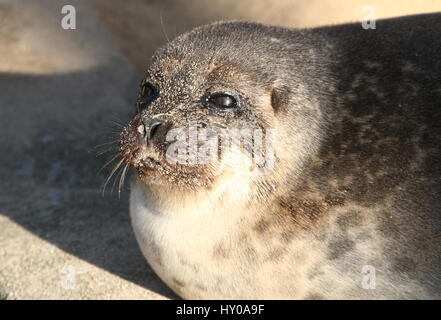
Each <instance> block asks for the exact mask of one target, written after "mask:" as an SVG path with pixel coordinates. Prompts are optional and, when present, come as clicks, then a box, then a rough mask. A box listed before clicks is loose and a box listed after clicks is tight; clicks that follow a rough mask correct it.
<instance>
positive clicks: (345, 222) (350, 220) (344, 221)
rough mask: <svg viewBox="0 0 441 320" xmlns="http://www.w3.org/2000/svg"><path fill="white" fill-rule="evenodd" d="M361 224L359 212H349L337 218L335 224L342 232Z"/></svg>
mask: <svg viewBox="0 0 441 320" xmlns="http://www.w3.org/2000/svg"><path fill="white" fill-rule="evenodd" d="M360 223H361V216H360V212H358V211H355V210H349V211H347V212H345V213H343V214H342V215H340V216H339V217H338V218H337V224H338V225H339V227H340V229H341V230H342V231H346V230H347V229H348V228H350V227H356V226H358V225H359V224H360Z"/></svg>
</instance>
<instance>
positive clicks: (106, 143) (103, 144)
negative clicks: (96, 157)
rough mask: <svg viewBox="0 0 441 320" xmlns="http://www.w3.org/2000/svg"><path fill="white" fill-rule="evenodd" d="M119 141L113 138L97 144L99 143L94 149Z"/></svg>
mask: <svg viewBox="0 0 441 320" xmlns="http://www.w3.org/2000/svg"><path fill="white" fill-rule="evenodd" d="M117 142H118V140H112V141H109V142H104V143H100V144H97V145H96V146H94V147H93V148H94V149H97V148H100V147H103V146H107V145H111V144H115V143H117Z"/></svg>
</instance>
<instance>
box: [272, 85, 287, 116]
mask: <svg viewBox="0 0 441 320" xmlns="http://www.w3.org/2000/svg"><path fill="white" fill-rule="evenodd" d="M287 102H288V90H287V89H286V88H284V87H273V88H272V90H271V106H272V107H273V110H274V112H275V113H277V112H279V111H281V110H283V108H285V107H286V105H287Z"/></svg>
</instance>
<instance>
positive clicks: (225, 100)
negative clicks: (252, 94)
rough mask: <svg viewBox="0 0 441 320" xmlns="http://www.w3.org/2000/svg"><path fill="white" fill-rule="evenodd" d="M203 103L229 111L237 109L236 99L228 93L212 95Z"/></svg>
mask: <svg viewBox="0 0 441 320" xmlns="http://www.w3.org/2000/svg"><path fill="white" fill-rule="evenodd" d="M205 103H206V104H208V105H209V106H210V107H216V108H220V109H230V108H235V107H237V105H238V103H237V99H236V98H235V97H234V96H232V95H231V94H228V93H214V94H212V95H209V96H207V97H206V98H205Z"/></svg>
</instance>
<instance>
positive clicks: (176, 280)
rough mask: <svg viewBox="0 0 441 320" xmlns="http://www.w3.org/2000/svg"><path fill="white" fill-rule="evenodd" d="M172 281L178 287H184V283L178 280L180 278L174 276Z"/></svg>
mask: <svg viewBox="0 0 441 320" xmlns="http://www.w3.org/2000/svg"><path fill="white" fill-rule="evenodd" d="M172 281H173V283H174V284H176V285H177V286H178V287H180V288H183V287H185V283H184V282H182V281H180V280H178V279H176V278H173V279H172Z"/></svg>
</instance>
